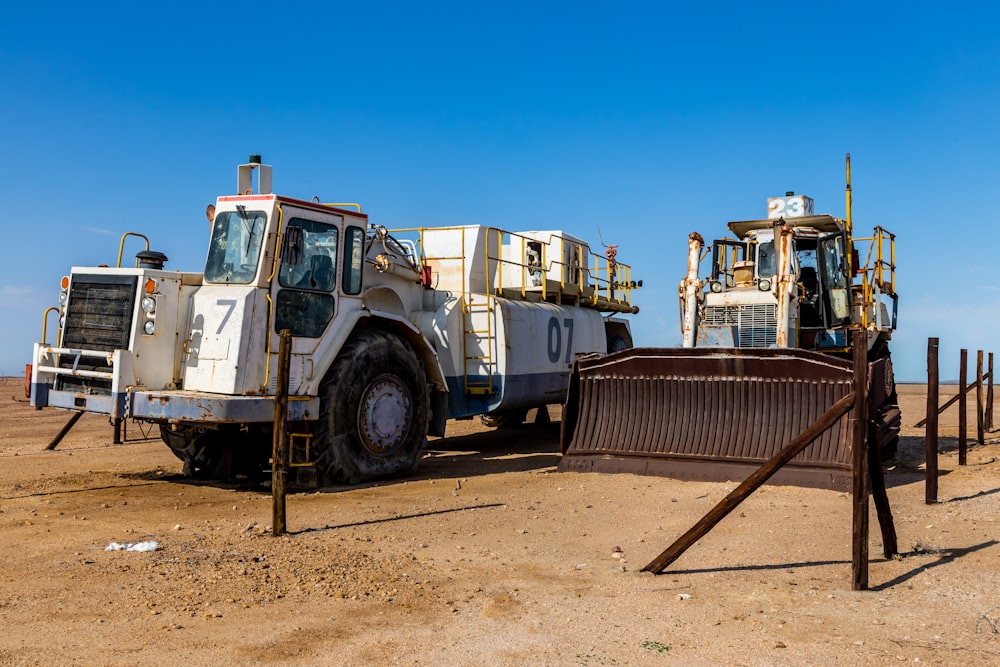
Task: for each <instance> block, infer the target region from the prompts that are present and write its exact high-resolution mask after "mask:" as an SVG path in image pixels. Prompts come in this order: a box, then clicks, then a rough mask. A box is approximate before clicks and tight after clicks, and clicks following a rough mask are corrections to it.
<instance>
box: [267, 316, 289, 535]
mask: <svg viewBox="0 0 1000 667" xmlns="http://www.w3.org/2000/svg"><path fill="white" fill-rule="evenodd" d="M291 360H292V334H291V332H290V331H289V330H288V329H282V330H281V342H280V344H279V345H278V375H277V381H278V386H277V388H276V389H275V393H274V439H273V441H272V451H271V459H272V461H271V534H272V535H274V536H275V537H277V536H279V535H284V534H285V471H286V470H287V468H288V428H287V421H288V372H289V368H290V367H291Z"/></svg>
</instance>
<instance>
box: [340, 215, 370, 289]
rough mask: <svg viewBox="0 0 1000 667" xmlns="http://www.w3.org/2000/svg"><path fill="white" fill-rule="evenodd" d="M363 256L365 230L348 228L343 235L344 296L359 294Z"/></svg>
mask: <svg viewBox="0 0 1000 667" xmlns="http://www.w3.org/2000/svg"><path fill="white" fill-rule="evenodd" d="M364 256H365V230H363V229H361V228H360V227H348V228H347V231H346V232H345V233H344V282H343V288H344V293H345V294H360V293H361V269H362V268H363V261H364Z"/></svg>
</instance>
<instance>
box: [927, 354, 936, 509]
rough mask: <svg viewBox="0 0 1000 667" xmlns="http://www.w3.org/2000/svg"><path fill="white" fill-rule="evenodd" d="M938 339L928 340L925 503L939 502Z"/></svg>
mask: <svg viewBox="0 0 1000 667" xmlns="http://www.w3.org/2000/svg"><path fill="white" fill-rule="evenodd" d="M937 404H938V339H937V338H928V339H927V429H926V431H925V433H924V457H925V460H926V465H925V466H924V470H925V472H926V478H927V479H926V482H925V485H924V486H925V488H924V502H926V503H927V504H928V505H930V504H933V503H936V502H937V493H938V483H937V482H938V480H937V476H938V411H937Z"/></svg>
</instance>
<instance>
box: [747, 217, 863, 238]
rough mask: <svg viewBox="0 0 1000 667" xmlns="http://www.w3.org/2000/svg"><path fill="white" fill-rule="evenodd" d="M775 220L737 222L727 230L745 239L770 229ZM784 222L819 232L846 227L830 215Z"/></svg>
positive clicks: (791, 219)
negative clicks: (752, 233) (762, 230)
mask: <svg viewBox="0 0 1000 667" xmlns="http://www.w3.org/2000/svg"><path fill="white" fill-rule="evenodd" d="M778 220H782V218H777V219H773V220H772V219H765V220H738V221H734V222H730V223H729V229H730V230H732V232H733V233H734V234H736V236H738V237H739V238H741V239H742V238H746V236H747V234H749V233H750V232H753V231H757V230H759V229H770V228H771V227H773V226H774V223H776V222H777V221H778ZM784 222H785V223H786V224H787V225H788V226H789V227H810V228H812V229H816V230H818V231H821V232H841V231H844V229H845V228H846V225H845V223H844V221H843V220H839V219H837V218H835V217H833V216H832V215H805V216H801V217H797V218H784Z"/></svg>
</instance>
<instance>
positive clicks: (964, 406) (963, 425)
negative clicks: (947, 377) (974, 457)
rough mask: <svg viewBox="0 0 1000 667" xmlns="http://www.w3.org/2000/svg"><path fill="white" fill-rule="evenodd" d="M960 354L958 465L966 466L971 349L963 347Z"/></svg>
mask: <svg viewBox="0 0 1000 667" xmlns="http://www.w3.org/2000/svg"><path fill="white" fill-rule="evenodd" d="M959 356H960V359H961V361H959V366H958V465H960V466H964V465H965V463H966V459H967V458H968V456H967V454H968V451H969V445H968V441H967V432H968V430H969V424H968V422H969V414H968V411H969V402H968V399H967V397H966V395H965V392H966V391H967V390H968V387H966V384H967V383H968V382H967V381H968V370H969V351H968V350H966V349H964V348H963V349H962V351H961V352H960V354H959Z"/></svg>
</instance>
